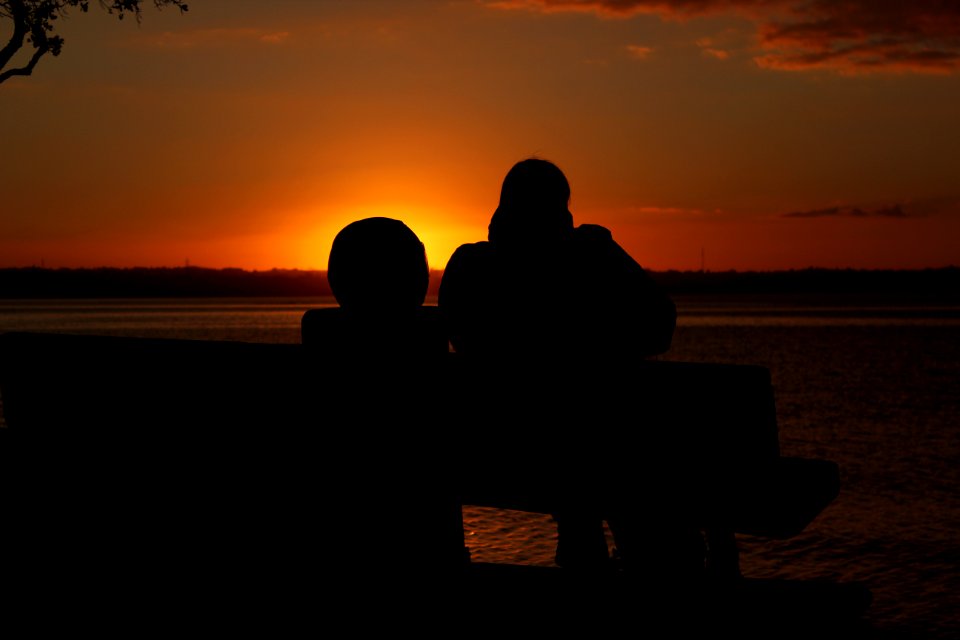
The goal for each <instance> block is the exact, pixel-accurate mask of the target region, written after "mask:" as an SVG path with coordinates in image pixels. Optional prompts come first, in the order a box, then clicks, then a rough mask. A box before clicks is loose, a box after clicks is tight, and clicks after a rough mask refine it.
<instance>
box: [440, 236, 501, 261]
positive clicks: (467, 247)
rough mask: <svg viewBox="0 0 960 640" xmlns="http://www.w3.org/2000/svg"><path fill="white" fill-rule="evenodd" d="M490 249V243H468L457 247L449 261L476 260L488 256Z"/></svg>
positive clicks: (483, 241)
mask: <svg viewBox="0 0 960 640" xmlns="http://www.w3.org/2000/svg"><path fill="white" fill-rule="evenodd" d="M491 251H492V247H491V246H490V243H489V242H487V241H486V240H482V241H480V242H468V243H466V244H462V245H460V246H459V247H457V248H456V249H455V250H454V252H453V255H451V256H450V261H451V262H452V261H454V260H476V259H480V258H483V257H485V256H488V255H490V253H491Z"/></svg>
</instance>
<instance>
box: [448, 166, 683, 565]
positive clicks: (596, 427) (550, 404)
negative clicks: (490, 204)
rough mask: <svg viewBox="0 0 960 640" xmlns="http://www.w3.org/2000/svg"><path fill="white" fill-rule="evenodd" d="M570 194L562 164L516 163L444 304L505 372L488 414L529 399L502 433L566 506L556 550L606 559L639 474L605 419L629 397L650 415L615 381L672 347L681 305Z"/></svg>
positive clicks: (490, 373)
mask: <svg viewBox="0 0 960 640" xmlns="http://www.w3.org/2000/svg"><path fill="white" fill-rule="evenodd" d="M569 198H570V188H569V184H568V183H567V180H566V177H565V176H564V174H563V172H562V171H561V170H560V169H559V168H558V167H557V166H556V165H554V164H552V163H550V162H547V161H545V160H540V159H528V160H524V161H521V162H519V163H517V164H516V165H514V167H513V168H512V169H511V170H510V172H509V173H508V174H507V176H506V178H505V179H504V182H503V185H502V188H501V194H500V203H499V207H498V208H497V210H496V212H495V213H494V215H493V217H492V219H491V222H490V226H489V236H488V240H487V241H486V242H477V243H472V244H466V245H462V246H460V247H459V248H458V249H457V250H456V251H455V252H454V254H453V255H452V256H451V258H450V261H449V262H448V263H447V266H446V269H445V271H444V275H443V279H442V281H441V285H440V291H439V300H438V304H439V307H440V310H441V312H442V314H443V318H444V322H445V323H446V325H447V327H448V330H449V335H450V341H451V344H452V346H453V348H454V350H455V351H456V352H457V354H459V355H460V356H462V357H464V358H466V359H469V360H470V361H472V362H475V363H477V365H478V366H482V367H484V370H485V372H486V373H485V375H486V377H487V378H490V379H493V378H495V379H496V380H497V383H492V384H491V386H493V387H495V391H493V392H492V394H493V395H492V396H491V397H490V398H489V400H490V406H489V407H488V408H487V409H488V410H489V411H492V412H493V414H492V415H491V416H490V417H489V419H488V420H487V423H496V422H497V420H498V418H502V417H503V416H511V413H512V411H513V409H512V407H514V406H517V407H527V409H524V410H523V411H524V414H523V415H519V416H518V415H512V416H511V417H512V418H514V420H513V421H511V428H512V430H511V431H510V433H504V434H501V435H500V437H501V439H506V438H509V446H511V447H514V448H515V449H516V448H520V449H522V450H523V455H526V456H527V457H528V459H529V460H530V464H531V467H532V468H531V474H533V475H535V474H540V475H543V476H548V477H549V483H550V484H552V486H553V487H554V488H555V490H556V491H558V492H559V493H560V494H562V495H563V496H564V501H565V503H566V504H567V508H566V509H564V510H562V512H558V513H557V514H555V518H556V519H557V522H558V532H559V540H558V549H557V562H558V563H559V564H561V565H564V566H570V567H582V568H590V567H597V566H602V565H603V564H604V563H605V561H606V559H607V546H606V540H605V538H604V533H603V526H602V515H601V512H607V511H608V509H607V507H606V506H603V504H602V502H603V501H605V500H606V499H607V498H608V494H610V493H611V492H612V493H613V494H614V495H615V494H616V493H617V488H618V485H621V486H623V485H627V484H631V485H632V484H634V480H635V476H634V475H633V474H634V473H635V472H634V469H633V467H636V466H637V465H636V462H637V457H638V453H637V452H631V451H628V450H625V449H624V447H622V446H621V444H620V443H616V442H613V443H611V442H609V441H608V440H607V433H606V432H605V430H604V426H606V425H609V424H614V423H616V422H619V421H621V420H622V419H623V418H622V412H623V410H624V409H630V410H631V411H632V412H633V413H634V414H635V415H636V416H639V420H640V421H641V422H642V406H639V407H637V406H636V401H635V400H634V398H633V397H624V396H623V395H622V394H620V395H615V394H613V393H612V392H611V388H612V387H615V386H617V385H611V384H609V383H611V382H613V381H615V378H616V376H617V375H618V372H619V371H620V370H621V368H622V367H629V366H630V364H631V362H633V361H635V360H636V359H637V358H645V357H650V356H654V355H658V354H662V353H664V352H666V351H667V350H668V349H669V347H670V343H671V340H672V336H673V332H674V328H675V325H676V308H675V306H674V303H673V301H672V300H671V299H670V298H669V296H667V295H666V294H665V293H664V292H663V291H662V290H661V289H660V288H659V287H658V286H657V285H656V283H655V282H654V281H653V280H652V278H651V277H650V276H649V274H648V273H647V272H646V271H645V270H644V269H643V268H642V267H641V266H640V264H639V263H637V261H636V260H634V259H633V258H632V257H631V256H630V255H629V254H628V253H627V252H626V251H625V250H624V249H623V248H622V247H620V245H618V244H617V243H616V242H615V241H614V239H613V237H612V235H611V233H610V232H609V230H607V229H606V228H604V227H600V226H596V225H586V224H584V225H579V226H575V225H574V223H573V216H572V214H571V213H570V210H569V208H568V203H569ZM640 402H641V403H642V400H641V401H640ZM654 428H656V427H654ZM503 445H504V443H503V442H490V443H489V445H488V446H491V447H497V446H503ZM639 455H640V456H643V455H649V454H648V453H646V452H641V453H640V454H639ZM627 467H630V468H627ZM525 481H528V482H531V483H542V482H543V480H542V479H540V480H537V479H535V478H527V479H525ZM623 521H624V520H623V519H620V522H623ZM613 525H614V522H613V520H611V527H612V528H613ZM626 528H627V527H626V526H624V527H623V529H624V530H625V529H626ZM630 528H631V529H633V530H636V527H630ZM614 533H615V534H616V533H617V532H616V531H615V532H614ZM621 540H622V543H623V544H624V545H626V544H627V541H626V538H625V537H621ZM621 540H618V541H617V546H618V549H619V548H620V547H621Z"/></svg>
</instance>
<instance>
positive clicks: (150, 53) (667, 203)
mask: <svg viewBox="0 0 960 640" xmlns="http://www.w3.org/2000/svg"><path fill="white" fill-rule="evenodd" d="M94 4H95V3H94ZM147 5H151V3H149V2H148V3H147ZM59 28H60V29H61V33H62V35H63V36H64V37H65V40H66V43H65V45H64V48H63V53H62V54H61V55H60V56H59V57H57V58H53V57H47V58H44V59H43V60H42V61H41V62H40V64H39V65H38V66H37V68H36V70H35V72H34V75H33V76H31V77H28V78H14V79H12V80H9V81H7V82H4V83H3V84H0V122H3V124H4V129H3V140H4V148H3V153H2V155H0V190H2V191H0V192H2V198H0V267H9V266H29V265H39V264H41V261H42V263H43V264H45V265H46V266H48V267H90V266H121V267H123V266H176V265H181V264H184V263H185V262H186V261H187V260H189V262H190V264H193V265H198V266H207V267H228V266H230V267H241V268H246V269H269V268H272V267H279V268H302V269H311V268H316V269H323V268H325V267H326V262H327V255H328V253H329V249H330V242H331V240H332V238H333V236H334V234H335V233H336V232H337V231H338V230H339V229H340V228H341V227H342V226H343V225H345V224H346V223H348V222H349V221H351V220H354V219H357V218H361V217H367V216H374V215H385V216H390V217H395V218H400V219H403V220H404V221H405V222H407V224H408V225H409V226H410V227H411V228H413V230H414V231H416V232H417V233H418V234H419V235H420V236H421V238H422V239H423V240H424V242H425V243H426V246H427V252H428V258H429V260H430V263H431V267H433V268H435V269H441V268H442V267H443V265H444V264H445V263H446V260H447V258H448V257H449V255H450V253H452V251H453V250H454V249H455V248H456V246H457V245H459V244H461V243H464V242H472V241H476V240H481V239H484V238H485V237H486V225H487V223H488V221H489V217H490V215H491V213H492V211H493V209H494V207H495V206H496V202H497V197H498V194H499V187H500V181H501V180H502V178H503V176H504V174H505V173H506V171H507V170H508V169H509V168H510V166H511V165H512V164H513V163H514V162H516V161H517V160H520V159H522V158H524V157H527V156H530V155H538V156H540V157H544V158H547V159H550V160H552V161H554V162H556V163H557V164H558V165H559V166H560V167H561V168H562V169H564V171H565V172H566V173H567V176H568V178H569V180H570V183H571V187H572V192H573V195H572V201H571V210H572V211H573V214H574V220H575V222H577V223H581V222H590V223H595V224H602V225H605V226H607V227H609V228H610V229H611V230H612V231H613V233H614V236H615V238H616V239H618V240H619V242H620V243H621V244H622V245H623V246H624V247H625V248H626V249H627V250H628V251H629V252H630V253H631V254H632V255H633V256H634V257H635V258H636V259H637V260H638V261H639V262H640V263H641V264H643V265H644V266H646V267H649V268H652V269H656V270H663V269H699V268H700V260H701V250H703V252H704V254H705V256H706V267H707V268H708V269H712V270H725V269H738V270H749V269H788V268H805V267H810V266H815V267H857V268H900V267H902V268H918V267H939V266H946V265H950V264H954V265H956V264H960V179H958V178H960V162H958V160H957V156H958V151H957V150H958V149H960V117H958V114H960V111H958V105H960V4H957V3H942V2H933V1H932V0H931V1H917V2H902V3H896V2H893V3H876V2H872V1H870V0H859V1H854V2H845V3H835V2H826V1H825V0H824V1H814V2H799V1H791V0H783V1H777V0H764V1H761V0H741V1H739V2H738V1H736V0H716V1H712V0H685V1H680V2H664V1H655V0H632V1H631V0H606V1H604V0H503V1H499V2H493V1H484V0H450V1H446V0H410V1H404V2H397V1H396V0H364V1H363V2H348V1H346V0H343V1H336V0H330V1H324V2H302V1H299V0H271V1H270V2H262V1H258V0H191V2H190V11H189V12H188V13H186V14H183V15H179V14H178V13H177V12H176V11H174V10H170V9H167V10H164V11H156V10H154V9H153V7H152V5H151V6H149V7H148V8H147V9H145V11H144V14H143V20H142V23H141V24H140V25H139V26H138V25H137V24H136V22H135V21H133V20H125V21H123V22H118V21H117V19H116V18H115V17H111V16H109V15H106V14H105V13H103V12H101V11H100V10H99V9H96V8H92V9H91V12H90V13H89V14H81V13H79V12H74V13H71V15H70V16H69V18H68V19H66V20H63V21H62V22H61V24H60V25H59ZM8 34H9V25H8V24H2V25H0V37H2V38H3V41H6V37H7V36H8Z"/></svg>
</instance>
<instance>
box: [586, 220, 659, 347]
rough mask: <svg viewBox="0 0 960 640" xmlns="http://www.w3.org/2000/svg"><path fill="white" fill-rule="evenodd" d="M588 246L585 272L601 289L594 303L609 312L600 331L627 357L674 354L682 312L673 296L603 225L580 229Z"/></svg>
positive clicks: (593, 284) (598, 289)
mask: <svg viewBox="0 0 960 640" xmlns="http://www.w3.org/2000/svg"><path fill="white" fill-rule="evenodd" d="M576 234H577V236H578V238H577V241H578V243H580V244H581V246H582V247H584V249H585V251H584V253H585V258H584V260H585V263H584V269H585V270H586V271H587V272H588V273H590V274H591V278H592V283H591V284H592V286H593V287H594V288H595V289H596V290H597V294H596V297H595V299H594V301H593V304H595V305H599V306H601V307H602V308H603V309H604V310H605V314H604V315H605V318H606V319H605V323H606V326H603V327H600V328H599V331H602V332H605V333H607V334H608V335H609V336H612V337H614V338H615V339H616V340H617V345H616V349H617V351H619V352H621V353H623V354H624V355H630V356H634V357H648V356H654V355H660V354H662V353H665V352H666V351H668V350H669V349H670V344H671V343H672V341H673V333H674V330H675V329H676V324H677V309H676V305H675V304H674V302H673V300H671V299H670V296H668V295H667V293H666V292H665V291H664V290H663V289H662V288H661V287H660V286H659V285H658V284H657V283H656V282H654V280H653V278H651V277H650V274H649V273H648V272H647V271H646V270H645V269H644V268H643V267H642V266H640V264H639V263H638V262H637V261H636V260H635V259H634V258H633V257H632V256H631V255H630V254H629V253H627V252H626V251H625V250H624V249H623V247H621V246H620V245H619V244H617V242H616V241H614V239H613V236H612V235H611V233H610V231H609V230H608V229H606V228H604V227H601V226H597V225H588V224H583V225H580V226H579V227H577V229H576Z"/></svg>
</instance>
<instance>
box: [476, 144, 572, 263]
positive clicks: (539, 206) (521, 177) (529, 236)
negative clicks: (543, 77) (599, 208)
mask: <svg viewBox="0 0 960 640" xmlns="http://www.w3.org/2000/svg"><path fill="white" fill-rule="evenodd" d="M569 202H570V184H569V183H568V182H567V177H566V176H565V175H563V172H562V171H561V170H560V168H559V167H557V165H555V164H553V163H552V162H548V161H546V160H540V159H538V158H530V159H527V160H522V161H520V162H518V163H517V164H515V165H513V168H511V169H510V171H509V172H508V173H507V175H506V177H505V178H504V179H503V185H502V187H501V189H500V204H499V206H498V207H497V210H496V211H495V212H494V213H493V217H492V218H491V219H490V226H489V228H488V233H489V235H488V239H489V240H490V242H492V243H495V244H498V245H504V244H505V245H511V246H517V245H526V246H527V248H529V246H530V245H533V246H537V245H541V244H543V243H545V242H551V241H556V240H557V239H558V238H562V237H564V236H565V235H566V234H568V233H569V232H570V231H571V230H572V229H573V215H572V214H571V213H570V210H569V208H568V206H569Z"/></svg>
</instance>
